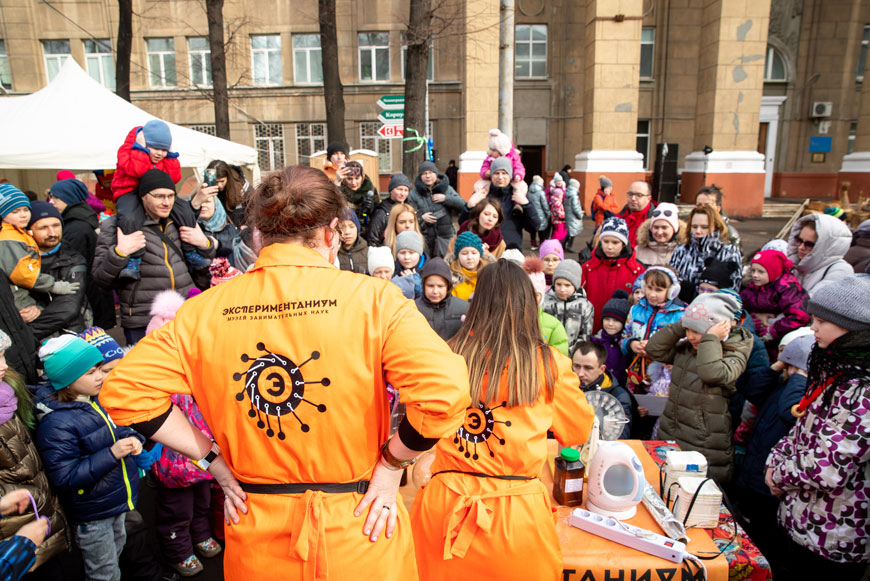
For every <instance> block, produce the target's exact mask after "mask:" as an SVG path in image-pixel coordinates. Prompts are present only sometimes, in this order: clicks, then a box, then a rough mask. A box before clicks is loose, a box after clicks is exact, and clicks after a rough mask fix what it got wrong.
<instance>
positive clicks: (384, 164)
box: [359, 121, 393, 173]
mask: <svg viewBox="0 0 870 581" xmlns="http://www.w3.org/2000/svg"><path fill="white" fill-rule="evenodd" d="M380 126H381V124H380V122H378V121H375V122H371V121H366V122H363V123H360V124H359V144H360V147H362V148H363V149H371V150H372V151H376V152H377V154H378V172H379V173H390V172H391V171H393V140H392V139H381V137H380V136H378V128H379V127H380Z"/></svg>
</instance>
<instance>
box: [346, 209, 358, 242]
mask: <svg viewBox="0 0 870 581" xmlns="http://www.w3.org/2000/svg"><path fill="white" fill-rule="evenodd" d="M342 220H344V221H348V220H350V221H351V222H353V223H354V225H356V231H357V235H359V231H360V226H359V218H357V216H356V212H354V211H353V210H351V209H350V208H345V209H344V211H343V212H342Z"/></svg>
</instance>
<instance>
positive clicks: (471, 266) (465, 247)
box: [447, 231, 495, 301]
mask: <svg viewBox="0 0 870 581" xmlns="http://www.w3.org/2000/svg"><path fill="white" fill-rule="evenodd" d="M453 252H454V253H455V255H448V256H447V265H448V266H449V267H450V271H451V272H452V273H453V291H452V292H453V296H454V297H459V298H460V299H463V300H465V301H467V300H469V299H470V298H471V295H472V294H474V287H476V286H477V275H478V274H479V273H480V270H481V269H482V268H483V267H484V266H486V265H487V264H492V263H493V262H495V259H493V258H492V255H490V254H489V253H485V252H484V250H483V242H481V240H480V237H478V236H477V234H473V233H471V232H468V231H466V232H463V233H462V234H460V235H459V236H457V237H456V242H455V243H454V245H453Z"/></svg>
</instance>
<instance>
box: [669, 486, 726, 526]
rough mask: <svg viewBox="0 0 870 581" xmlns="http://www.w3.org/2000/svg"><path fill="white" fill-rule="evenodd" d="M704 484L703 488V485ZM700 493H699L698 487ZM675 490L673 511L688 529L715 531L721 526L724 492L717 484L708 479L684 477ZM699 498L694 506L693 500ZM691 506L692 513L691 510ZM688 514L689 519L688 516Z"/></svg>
mask: <svg viewBox="0 0 870 581" xmlns="http://www.w3.org/2000/svg"><path fill="white" fill-rule="evenodd" d="M705 480H706V482H704V481H705ZM702 482H703V483H704V484H703V486H702V485H701V483H702ZM699 486H700V487H701V488H700V492H698V487H699ZM674 488H675V492H676V495H675V498H674V505H673V508H672V509H671V510H672V511H673V513H674V516H675V517H677V519H678V520H680V521H681V522H684V523H685V524H686V527H700V528H702V529H714V528H716V526H717V525H718V524H719V510H720V507H721V506H722V491H721V490H719V487H718V486H716V483H715V482H713V481H712V480H707V479H706V478H697V477H694V476H682V477H680V478H678V479H677V486H676V487H674ZM696 492H697V495H698V496H697V498H695V503H694V504H692V498H694V497H695V493H696ZM689 505H691V507H692V508H691V511H690V510H689ZM687 513H688V517H689V518H688V519H687V518H686V514H687Z"/></svg>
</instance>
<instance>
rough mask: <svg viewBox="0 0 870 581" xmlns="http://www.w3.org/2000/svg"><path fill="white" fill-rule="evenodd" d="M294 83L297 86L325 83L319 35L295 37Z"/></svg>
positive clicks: (299, 35) (297, 35) (296, 35)
mask: <svg viewBox="0 0 870 581" xmlns="http://www.w3.org/2000/svg"><path fill="white" fill-rule="evenodd" d="M293 81H294V82H295V83H296V84H297V85H301V84H317V85H319V84H321V83H323V59H322V57H321V56H320V35H319V34H294V35H293Z"/></svg>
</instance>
